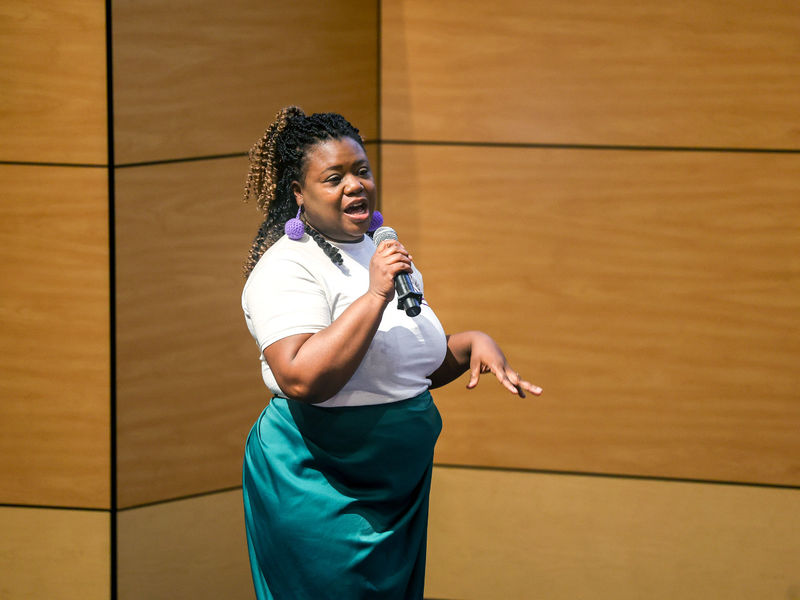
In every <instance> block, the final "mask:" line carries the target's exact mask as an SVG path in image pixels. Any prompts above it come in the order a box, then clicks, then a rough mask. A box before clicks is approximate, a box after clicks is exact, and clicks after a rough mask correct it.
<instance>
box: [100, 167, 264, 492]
mask: <svg viewBox="0 0 800 600" xmlns="http://www.w3.org/2000/svg"><path fill="white" fill-rule="evenodd" d="M246 173H247V160H246V159H244V158H237V159H225V160H216V161H202V162H189V163H181V164H169V165H159V166H151V167H141V168H129V169H118V171H117V178H116V183H117V195H116V198H117V208H116V228H117V229H116V236H117V237H116V241H117V401H118V404H117V426H118V429H117V443H118V448H117V456H118V463H117V464H118V468H119V470H118V493H119V495H118V501H119V505H120V506H122V507H124V506H131V505H136V504H141V503H145V502H151V501H154V500H162V499H165V498H174V497H178V496H184V495H187V494H192V493H197V492H201V491H206V490H214V489H220V488H225V487H230V486H232V485H237V484H239V483H241V461H242V452H243V448H244V441H245V438H246V435H247V432H248V431H249V428H250V426H251V424H252V423H253V422H254V421H255V419H256V417H257V416H258V414H259V413H260V411H261V409H262V408H263V406H264V405H265V404H266V402H267V400H268V396H267V394H268V390H267V389H266V388H265V387H264V385H263V382H262V381H261V372H260V368H259V366H258V348H257V346H256V345H255V343H254V342H253V340H252V338H251V337H250V335H249V334H248V332H247V328H246V326H245V324H244V317H243V315H242V309H241V300H240V297H241V289H242V286H243V285H244V279H243V277H242V264H243V262H244V258H245V256H246V254H247V252H248V251H249V248H250V241H251V240H252V238H253V235H255V232H256V229H257V227H258V224H259V223H260V221H261V219H260V217H259V214H258V212H257V209H256V207H255V205H250V204H244V203H243V202H242V199H241V194H242V189H243V187H244V179H245V175H246Z"/></svg>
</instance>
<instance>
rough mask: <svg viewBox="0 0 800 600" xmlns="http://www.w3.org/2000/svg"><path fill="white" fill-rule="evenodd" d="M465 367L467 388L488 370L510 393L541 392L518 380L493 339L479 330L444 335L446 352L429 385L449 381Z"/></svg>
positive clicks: (439, 385) (473, 384)
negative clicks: (467, 376) (467, 380)
mask: <svg viewBox="0 0 800 600" xmlns="http://www.w3.org/2000/svg"><path fill="white" fill-rule="evenodd" d="M467 370H469V371H470V372H471V374H470V378H469V383H467V389H472V388H474V387H475V386H476V385H478V380H479V379H480V376H481V373H488V372H490V371H491V372H492V373H494V375H495V377H497V380H498V381H499V382H500V383H501V384H503V386H505V387H506V389H508V391H510V392H511V393H512V394H517V395H519V396H521V397H522V398H524V397H525V392H526V391H527V392H530V393H531V394H534V395H536V396H538V395H539V394H541V393H542V388H540V387H538V386H535V385H533V384H532V383H530V382H529V381H525V380H524V379H522V378H521V377H520V375H519V373H517V372H516V371H515V370H514V369H512V368H511V365H509V364H508V361H507V360H506V357H505V356H504V355H503V352H502V350H500V347H499V346H498V345H497V344H496V343H495V341H494V340H493V339H492V338H490V337H489V336H488V335H486V334H485V333H482V332H480V331H463V332H461V333H454V334H452V335H448V336H447V354H446V355H445V358H444V362H442V364H441V366H440V367H439V368H438V369H436V371H434V372H433V373H432V374H431V375H430V379H431V388H436V387H441V386H443V385H445V384H447V383H450V382H451V381H453V380H454V379H456V378H458V377H459V376H460V375H461V374H462V373H464V372H466V371H467Z"/></svg>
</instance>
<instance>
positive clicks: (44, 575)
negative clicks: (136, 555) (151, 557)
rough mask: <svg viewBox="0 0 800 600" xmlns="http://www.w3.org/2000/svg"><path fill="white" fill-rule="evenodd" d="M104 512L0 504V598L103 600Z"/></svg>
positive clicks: (106, 559)
mask: <svg viewBox="0 0 800 600" xmlns="http://www.w3.org/2000/svg"><path fill="white" fill-rule="evenodd" d="M108 520H109V514H108V513H107V512H94V511H81V510H52V509H40V508H12V507H0V531H2V532H3V535H0V573H2V576H1V577H0V598H3V600H29V599H31V598H58V599H59V600H105V599H107V598H109V596H110V590H111V582H110V579H109V578H110V573H111V566H110V556H111V544H110V542H109V532H110V531H111V528H110V525H109V521H108Z"/></svg>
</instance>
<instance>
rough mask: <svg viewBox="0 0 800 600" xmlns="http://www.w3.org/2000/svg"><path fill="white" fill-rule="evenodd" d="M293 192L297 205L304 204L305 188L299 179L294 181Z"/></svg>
mask: <svg viewBox="0 0 800 600" xmlns="http://www.w3.org/2000/svg"><path fill="white" fill-rule="evenodd" d="M291 189H292V193H293V194H294V201H295V202H297V206H302V205H303V188H301V187H300V183H299V182H298V181H293V182H292V186H291Z"/></svg>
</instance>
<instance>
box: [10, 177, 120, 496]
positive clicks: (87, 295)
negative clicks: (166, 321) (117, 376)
mask: <svg viewBox="0 0 800 600" xmlns="http://www.w3.org/2000/svg"><path fill="white" fill-rule="evenodd" d="M0 189H2V190H3V194H4V198H3V201H2V202H0V281H2V282H3V283H2V287H0V371H1V372H2V376H1V377H0V423H2V429H3V432H2V435H0V482H2V485H0V501H2V502H6V503H13V504H44V505H57V506H83V507H108V505H109V498H110V490H109V476H110V475H109V452H110V449H109V436H110V433H109V426H110V425H109V423H110V421H109V404H110V397H109V390H110V382H109V369H110V363H109V279H108V173H107V171H106V170H105V169H78V168H58V167H25V166H10V165H1V166H0Z"/></svg>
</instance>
